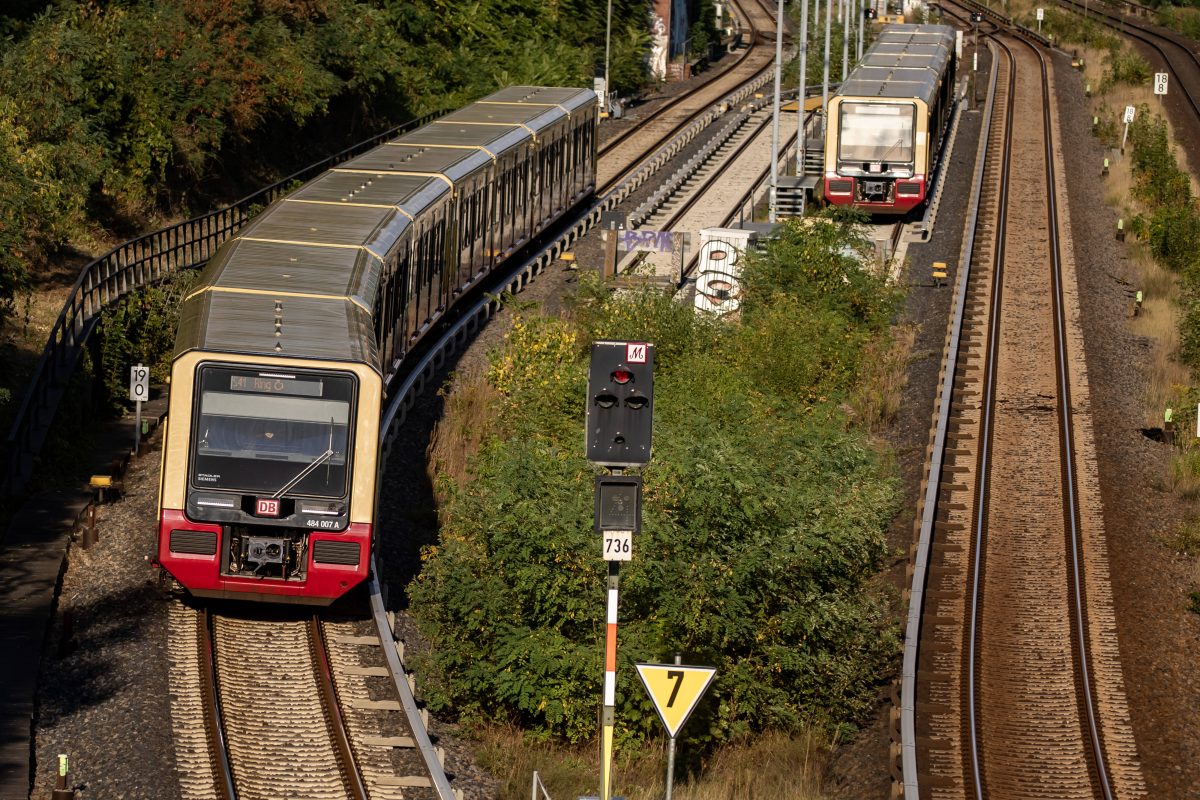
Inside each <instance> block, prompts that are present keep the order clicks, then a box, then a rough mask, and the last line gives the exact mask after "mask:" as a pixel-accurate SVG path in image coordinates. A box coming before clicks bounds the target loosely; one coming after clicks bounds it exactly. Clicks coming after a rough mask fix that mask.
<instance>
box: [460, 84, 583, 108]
mask: <svg viewBox="0 0 1200 800" xmlns="http://www.w3.org/2000/svg"><path fill="white" fill-rule="evenodd" d="M479 102H480V103H514V104H520V105H527V106H536V105H548V106H558V107H559V108H561V109H562V110H563V111H565V112H566V113H567V114H574V113H575V112H577V111H580V110H586V111H588V112H590V111H591V109H592V107H593V106H594V105H595V104H596V93H595V92H593V91H592V90H591V89H569V88H563V87H559V86H509V87H507V88H504V89H500V90H499V91H496V92H492V93H491V94H489V95H488V96H487V97H484V98H482V99H481V100H479Z"/></svg>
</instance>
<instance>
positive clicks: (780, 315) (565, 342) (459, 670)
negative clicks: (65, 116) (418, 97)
mask: <svg viewBox="0 0 1200 800" xmlns="http://www.w3.org/2000/svg"><path fill="white" fill-rule="evenodd" d="M837 229H838V228H837V227H836V226H820V225H819V226H816V227H814V228H812V229H809V230H805V229H802V228H800V227H797V228H796V229H795V230H792V231H789V232H788V233H786V234H785V236H784V237H783V239H782V240H781V241H780V242H779V243H777V244H776V245H775V246H773V247H771V248H769V249H768V252H767V254H766V255H765V256H764V257H762V258H761V259H760V260H757V262H756V266H755V268H754V276H753V277H751V278H750V280H749V281H748V286H750V287H752V288H753V294H754V296H753V297H749V296H748V297H747V301H746V305H745V308H744V313H743V315H742V318H741V320H740V321H739V320H728V319H726V320H717V319H713V318H709V317H706V316H701V317H697V316H696V315H695V313H694V312H693V311H692V310H691V309H688V308H685V307H683V306H681V305H679V304H677V303H675V302H673V301H672V300H671V299H670V298H669V297H667V296H666V295H664V294H662V293H661V292H658V291H654V290H645V291H632V292H629V291H627V292H621V293H619V294H613V293H611V292H609V291H608V290H606V289H604V288H603V287H602V286H599V285H597V284H587V285H585V287H584V288H583V290H582V291H581V292H580V295H579V297H578V299H577V302H576V303H575V306H574V310H575V314H574V317H573V319H572V320H571V321H563V320H557V319H553V320H551V319H545V318H539V317H533V316H530V315H528V314H522V315H519V316H518V319H517V320H516V322H515V323H514V326H513V329H512V331H511V332H510V334H509V336H508V341H507V342H506V344H505V345H504V346H503V347H502V348H500V349H499V350H498V351H497V352H496V353H494V354H493V356H492V359H491V367H490V370H489V374H488V375H489V380H490V382H491V383H492V385H493V386H494V387H496V389H497V390H498V393H499V398H500V399H499V400H498V401H497V403H498V407H497V408H496V414H497V415H498V416H499V417H500V419H501V420H502V423H503V424H501V425H499V426H497V430H503V431H504V433H502V434H500V435H496V436H492V437H490V438H488V439H487V440H485V442H484V444H483V446H482V449H481V450H480V452H479V453H478V455H477V456H476V457H475V458H474V460H473V461H472V469H471V472H472V474H471V478H470V480H469V481H468V482H467V483H466V484H465V485H464V486H462V487H460V488H458V489H456V490H452V491H451V492H450V497H449V500H448V501H447V503H446V505H445V506H444V507H443V509H442V513H441V516H442V521H443V525H442V531H441V536H440V540H439V542H438V544H437V545H436V546H432V547H429V548H427V549H426V551H425V553H424V559H425V565H424V568H423V570H422V572H421V574H420V576H419V577H418V578H417V580H416V581H415V582H414V583H413V585H412V586H411V587H410V590H409V592H410V600H411V610H412V613H413V614H414V617H415V619H416V620H417V622H418V624H419V625H420V627H421V630H422V631H423V633H424V634H425V635H426V636H427V637H428V638H429V640H430V642H431V643H432V645H433V647H432V648H431V650H430V651H429V653H427V654H426V655H425V656H424V657H423V658H422V659H421V660H420V662H419V663H418V669H419V671H420V672H421V674H422V686H423V691H424V694H425V697H426V699H427V700H428V702H429V703H430V705H431V706H432V707H433V708H434V709H435V710H439V711H441V710H446V709H450V708H453V709H456V710H457V711H458V712H460V713H462V714H463V715H464V716H467V717H472V716H481V717H487V718H498V719H503V720H512V721H516V722H519V723H520V724H522V725H523V726H525V727H526V728H527V729H528V730H529V731H530V732H531V733H532V734H533V735H534V736H541V737H553V738H560V739H564V740H568V741H580V740H585V739H588V738H591V737H592V736H593V735H594V734H595V728H596V709H597V704H598V702H599V693H600V689H601V685H602V680H603V663H602V659H603V644H602V643H603V641H604V629H605V625H604V621H605V616H604V615H605V579H606V571H605V566H604V562H603V561H602V560H601V558H600V552H599V543H598V541H597V539H596V537H595V535H594V534H593V533H592V513H593V508H592V503H593V499H592V490H593V476H594V471H593V469H592V468H591V467H590V466H589V465H588V463H587V462H586V461H585V460H584V454H583V447H582V441H581V439H582V436H581V435H580V434H581V428H582V424H583V422H582V416H583V411H584V402H583V401H584V389H585V384H586V374H587V354H588V350H589V343H590V342H591V341H592V340H594V339H598V338H613V339H634V340H648V341H653V342H654V343H655V347H656V355H655V412H654V413H655V417H654V429H655V430H654V460H653V461H652V462H651V464H650V465H649V466H648V467H647V468H646V469H645V470H644V471H643V477H644V480H645V495H644V515H643V529H642V532H641V534H640V536H639V537H638V539H637V540H636V542H635V545H634V548H635V553H634V559H633V561H632V562H630V563H629V564H628V565H626V566H624V567H623V568H622V570H621V603H620V663H619V672H620V676H619V691H618V705H619V708H618V712H617V713H618V717H619V720H620V725H619V729H620V731H621V733H620V735H621V736H622V737H623V741H626V742H634V741H639V740H641V739H643V738H644V737H646V736H649V735H652V734H653V733H655V732H656V731H657V730H658V721H657V717H656V715H655V712H654V710H653V708H652V706H651V705H650V703H649V701H648V699H647V698H646V697H645V695H644V693H643V692H642V691H641V689H640V688H639V686H638V684H637V678H636V675H635V673H634V670H633V664H634V663H635V662H644V661H662V660H664V659H668V658H670V656H671V655H672V653H674V652H676V651H678V652H680V653H682V654H683V656H684V658H685V662H686V663H702V664H711V665H713V666H716V667H717V670H718V674H717V680H716V684H715V686H714V688H713V690H712V691H711V692H710V698H709V701H708V702H706V704H705V705H704V706H703V708H702V709H701V710H700V711H699V712H698V714H697V719H696V721H694V722H693V723H692V724H691V726H690V727H689V738H694V739H697V740H700V741H708V742H713V741H723V740H727V739H730V738H734V737H737V736H740V735H743V734H746V733H749V732H752V731H759V730H762V729H764V728H767V727H775V728H784V729H794V728H797V727H799V726H800V725H801V724H802V723H805V722H816V723H817V724H827V725H841V724H846V723H848V722H852V721H854V720H858V719H861V718H862V717H863V715H864V714H865V713H866V712H867V711H868V710H869V709H870V707H871V706H872V704H873V702H874V699H875V697H876V692H877V689H876V686H875V681H876V680H877V676H878V675H879V674H880V673H881V671H882V670H883V668H884V665H885V664H886V662H887V661H888V660H889V659H890V658H892V657H894V654H895V652H896V646H897V636H896V631H895V629H894V627H892V625H891V624H890V623H888V622H887V621H886V620H885V616H886V614H885V609H886V605H887V604H886V602H885V601H884V599H883V598H882V597H881V596H880V595H879V594H878V593H877V592H876V591H874V590H872V589H871V588H869V584H868V581H869V579H870V578H871V576H872V575H873V574H874V573H875V571H876V570H877V569H878V567H879V566H880V564H881V563H882V559H883V558H884V556H885V554H886V550H885V542H884V537H883V534H884V531H885V529H886V526H887V523H888V520H889V518H890V516H891V514H892V513H893V511H894V510H895V506H896V502H897V497H898V495H897V485H896V482H895V479H894V477H893V476H892V475H891V474H890V472H889V470H888V468H887V467H886V466H885V464H884V461H883V459H882V458H881V457H880V456H879V454H878V453H877V452H876V451H875V450H874V449H873V448H872V447H871V446H870V445H869V444H868V441H867V439H866V437H865V435H864V434H863V433H861V432H858V431H855V430H853V429H852V428H851V426H849V425H848V423H847V420H846V419H845V418H844V417H843V415H842V412H841V411H840V410H839V406H838V401H837V397H838V396H839V395H841V394H843V393H844V392H845V390H846V389H847V388H848V387H849V386H851V385H853V383H854V382H855V381H856V380H857V379H858V376H859V375H860V372H861V366H862V365H861V357H862V355H861V354H862V347H861V345H862V342H864V341H868V340H869V339H870V337H872V336H878V335H879V331H880V330H881V329H882V328H883V325H884V322H885V321H886V317H887V314H888V313H889V309H891V308H893V307H894V305H893V303H894V297H893V293H892V291H891V290H890V289H888V288H887V287H886V286H885V285H884V284H883V282H882V281H881V280H879V279H877V278H874V277H871V276H870V275H868V274H867V273H864V272H862V270H861V269H860V268H852V267H851V266H850V265H851V263H852V262H853V259H852V258H851V256H849V255H848V254H847V253H845V252H843V251H842V246H841V244H840V242H839V241H838V240H837V238H836V236H834V235H833V234H831V233H830V231H835V230H837ZM768 275H770V276H774V280H775V281H776V284H777V285H776V286H775V288H774V290H773V291H772V290H769V289H768V284H767V280H768V279H767V278H766V277H765V276H768ZM585 284H586V282H585ZM789 320H790V321H791V323H792V324H791V325H790V326H789V324H788V322H789Z"/></svg>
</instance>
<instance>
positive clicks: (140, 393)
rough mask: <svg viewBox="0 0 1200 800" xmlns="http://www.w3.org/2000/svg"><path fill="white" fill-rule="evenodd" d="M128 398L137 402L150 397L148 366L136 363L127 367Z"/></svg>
mask: <svg viewBox="0 0 1200 800" xmlns="http://www.w3.org/2000/svg"><path fill="white" fill-rule="evenodd" d="M129 399H130V400H133V401H134V402H137V403H142V402H145V401H146V400H149V399H150V368H149V367H144V366H142V365H141V364H138V365H137V366H136V367H130V368H129Z"/></svg>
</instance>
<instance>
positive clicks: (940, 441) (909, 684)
mask: <svg viewBox="0 0 1200 800" xmlns="http://www.w3.org/2000/svg"><path fill="white" fill-rule="evenodd" d="M988 49H989V51H991V52H992V54H993V59H994V58H995V47H994V46H993V45H992V43H991V42H990V41H989V42H988ZM997 74H998V70H995V69H993V70H992V76H991V81H990V84H989V87H988V101H987V104H986V110H985V111H984V116H983V120H982V124H981V128H980V133H979V145H978V147H977V148H976V153H975V171H974V175H973V183H972V185H973V187H974V188H973V191H972V193H971V201H970V205H969V206H968V213H967V221H966V224H965V226H964V236H963V243H962V247H961V249H960V254H959V263H960V264H961V265H962V266H961V267H960V269H959V275H958V287H957V289H956V291H955V301H954V317H953V322H952V327H951V333H950V344H949V345H948V347H947V360H946V370H945V376H946V377H945V378H944V379H943V383H942V390H941V394H940V396H939V398H938V416H937V423H936V428H935V433H934V446H933V451H932V453H931V454H930V469H929V482H928V484H927V485H926V488H925V497H924V498H923V502H922V509H921V528H920V533H919V535H918V539H917V553H916V557H915V558H914V561H913V577H912V583H911V586H910V590H909V601H908V617H907V620H906V624H905V632H904V656H903V661H902V666H901V684H900V703H901V705H900V746H901V773H902V777H903V780H904V798H905V800H920V796H921V794H920V777H919V770H918V764H917V731H916V693H917V665H918V663H919V661H918V659H919V656H920V636H921V621H922V615H923V612H924V604H925V584H926V582H927V579H928V566H929V553H930V550H931V548H932V542H933V524H934V520H935V519H936V514H937V500H938V493H939V489H940V486H939V482H940V480H941V465H942V463H943V461H944V458H945V447H946V435H947V431H948V429H949V423H950V409H951V401H952V399H953V393H954V381H953V377H954V371H955V367H956V365H957V361H958V348H959V342H960V341H961V336H962V322H963V317H964V316H965V313H966V298H967V283H968V280H969V278H970V273H971V266H972V263H971V254H972V253H973V252H974V249H975V231H976V229H977V227H978V219H979V200H980V196H981V194H982V191H983V169H984V164H985V163H986V161H987V155H988V137H989V133H990V131H991V126H992V110H993V106H994V100H995V96H996V79H997Z"/></svg>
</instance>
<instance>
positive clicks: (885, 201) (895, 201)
mask: <svg viewBox="0 0 1200 800" xmlns="http://www.w3.org/2000/svg"><path fill="white" fill-rule="evenodd" d="M955 40H956V34H955V31H954V29H953V28H950V27H948V26H945V25H888V26H887V27H885V28H884V29H883V30H882V31H881V32H880V35H879V38H878V39H877V40H876V41H875V43H874V44H873V45H872V46H871V48H870V49H869V50H868V51H867V52H866V53H865V54H864V55H863V59H862V61H861V62H859V64H858V66H856V67H855V68H854V69H853V70H852V71H851V73H850V75H848V76H847V78H846V80H845V81H844V82H843V83H842V85H841V87H840V88H839V89H838V92H837V94H835V95H834V96H833V97H832V98H830V100H829V108H828V110H827V115H826V119H827V125H826V132H825V175H824V182H823V183H824V185H823V189H824V194H825V199H826V200H827V201H828V202H830V203H833V204H834V205H845V206H853V207H855V208H860V209H863V210H865V211H869V212H871V213H873V214H904V213H907V212H908V211H910V210H911V209H913V208H915V207H917V206H919V205H921V204H922V203H923V202H925V200H926V199H927V196H928V191H929V183H930V179H931V176H932V175H933V174H934V171H935V170H936V167H937V164H938V160H939V158H940V155H941V150H942V143H943V139H944V137H945V134H946V131H947V128H948V126H949V121H950V116H951V114H952V112H953V108H954V100H955V98H954V84H955V77H956V73H957V57H956V55H955Z"/></svg>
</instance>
